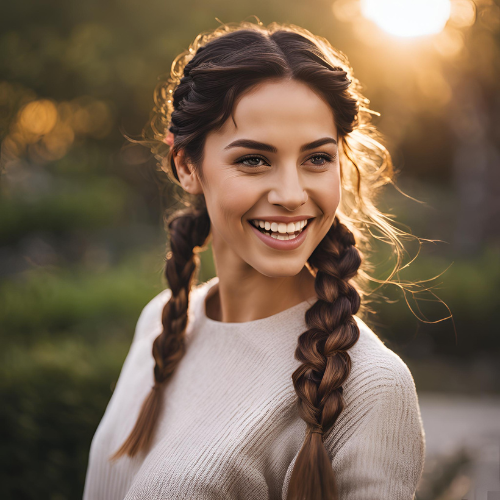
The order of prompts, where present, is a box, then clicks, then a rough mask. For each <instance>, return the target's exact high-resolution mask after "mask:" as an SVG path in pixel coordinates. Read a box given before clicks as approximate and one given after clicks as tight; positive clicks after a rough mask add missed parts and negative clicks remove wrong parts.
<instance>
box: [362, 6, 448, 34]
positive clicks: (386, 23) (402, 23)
mask: <svg viewBox="0 0 500 500" xmlns="http://www.w3.org/2000/svg"><path fill="white" fill-rule="evenodd" d="M361 11H362V13H363V15H364V16H365V17H366V18H368V19H370V20H371V21H373V22H374V23H376V24H377V25H378V26H379V27H380V28H382V29H383V30H384V31H386V32H387V33H390V34H391V35H396V36H401V37H415V36H423V35H432V34H434V33H439V32H440V31H441V30H442V29H443V28H444V26H445V24H446V21H448V19H449V17H450V11H451V2H450V0H361Z"/></svg>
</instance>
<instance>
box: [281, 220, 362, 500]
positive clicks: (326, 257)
mask: <svg viewBox="0 0 500 500" xmlns="http://www.w3.org/2000/svg"><path fill="white" fill-rule="evenodd" d="M309 264H310V265H311V267H312V269H313V270H315V272H316V277H315V291H316V294H317V296H318V300H317V301H316V302H315V303H314V304H313V306H312V307H311V308H310V309H308V310H307V312H306V323H307V326H308V327H309V330H307V331H306V332H304V333H303V334H301V335H300V336H299V338H298V346H297V349H296V351H295V358H296V359H297V360H299V361H301V362H302V364H301V366H300V367H299V368H297V370H295V372H294V373H293V375H292V379H293V384H294V387H295V391H296V393H297V395H298V408H299V414H300V416H301V418H302V419H304V420H305V422H306V423H307V433H306V437H305V440H304V443H303V445H302V448H301V450H300V452H299V454H298V457H297V461H296V463H295V466H294V469H293V472H292V476H291V478H290V484H289V490H288V496H287V500H333V499H336V498H338V496H337V495H338V494H337V488H336V482H335V477H334V473H333V469H332V464H331V460H330V457H329V456H328V452H327V450H326V448H325V446H324V443H323V436H324V434H325V433H326V432H327V431H328V430H329V429H330V428H331V427H332V426H333V425H334V423H335V422H336V420H337V418H338V417H339V415H340V413H341V412H342V410H343V408H344V400H343V396H342V393H343V388H342V385H343V384H344V382H345V381H346V379H347V377H348V376H349V373H350V370H351V358H350V356H349V354H348V352H347V351H348V350H349V349H350V348H351V347H352V346H353V345H354V344H355V343H356V342H357V340H358V338H359V328H358V325H357V323H356V320H355V319H354V317H353V315H354V314H356V313H357V311H358V310H359V307H360V296H359V294H358V292H357V290H356V288H355V287H354V286H353V285H352V284H351V283H349V280H351V279H352V278H354V277H355V276H356V274H357V272H358V269H359V267H360V265H361V253H360V251H359V250H358V249H357V248H356V247H355V239H354V236H353V234H352V233H351V231H349V229H348V228H347V227H346V226H345V225H344V224H342V223H341V222H340V221H339V219H338V217H335V219H334V222H333V224H332V227H331V228H330V230H329V232H328V233H327V235H326V236H325V238H324V239H323V240H322V241H321V243H320V244H319V245H318V247H317V248H316V250H315V251H314V252H313V254H312V255H311V257H310V258H309Z"/></svg>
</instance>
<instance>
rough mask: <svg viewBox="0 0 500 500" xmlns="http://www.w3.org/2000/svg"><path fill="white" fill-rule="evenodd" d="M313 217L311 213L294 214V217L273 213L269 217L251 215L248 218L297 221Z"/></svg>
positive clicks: (270, 220)
mask: <svg viewBox="0 0 500 500" xmlns="http://www.w3.org/2000/svg"><path fill="white" fill-rule="evenodd" d="M309 219H314V216H313V215H296V216H294V217H286V216H285V215H275V216H274V217H273V216H269V217H252V219H250V220H263V221H267V222H297V221H299V220H309Z"/></svg>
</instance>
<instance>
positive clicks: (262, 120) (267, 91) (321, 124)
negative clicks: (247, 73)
mask: <svg viewBox="0 0 500 500" xmlns="http://www.w3.org/2000/svg"><path fill="white" fill-rule="evenodd" d="M233 117H234V122H236V125H235V123H234V122H233V119H232V118H231V117H230V118H229V119H228V120H227V121H226V122H225V123H224V125H223V126H222V128H221V129H220V130H219V131H218V132H217V135H218V136H219V139H226V140H232V139H233V138H239V137H245V138H249V137H251V138H252V139H256V138H258V139H260V140H266V142H271V143H273V141H274V142H277V143H279V142H282V141H283V140H288V141H289V140H291V139H293V140H294V141H295V140H300V144H297V146H298V147H299V146H300V145H301V144H302V143H306V142H308V140H310V141H312V140H314V139H317V138H318V136H321V137H325V136H332V137H334V138H337V129H336V126H335V120H334V115H333V111H332V109H331V107H330V106H329V105H328V103H327V102H326V101H325V100H324V99H322V98H321V97H320V96H319V95H318V94H317V93H316V92H314V91H313V90H312V89H311V88H310V87H309V86H308V85H306V84H305V83H302V82H298V81H296V80H270V81H266V82H263V83H260V84H258V85H256V86H255V87H253V88H252V89H251V90H250V91H249V92H247V93H245V94H244V95H243V96H242V97H241V98H240V99H238V100H237V102H236V104H235V107H234V109H233ZM276 145H277V146H278V144H276Z"/></svg>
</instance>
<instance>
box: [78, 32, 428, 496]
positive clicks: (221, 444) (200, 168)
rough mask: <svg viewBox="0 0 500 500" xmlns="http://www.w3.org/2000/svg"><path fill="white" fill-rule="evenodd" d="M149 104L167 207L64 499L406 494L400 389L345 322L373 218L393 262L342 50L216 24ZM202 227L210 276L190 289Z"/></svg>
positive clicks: (417, 441)
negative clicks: (125, 344)
mask: <svg viewBox="0 0 500 500" xmlns="http://www.w3.org/2000/svg"><path fill="white" fill-rule="evenodd" d="M155 97H156V107H155V110H154V114H153V119H152V121H151V123H150V126H148V127H147V128H146V129H145V132H144V141H142V142H143V143H144V144H145V145H147V146H148V147H150V148H151V150H152V151H153V152H154V153H155V155H156V156H157V158H158V159H159V161H160V166H161V169H162V170H163V171H164V172H166V173H167V174H168V176H169V178H170V179H171V180H172V181H173V182H174V183H176V184H177V185H178V186H179V187H180V188H182V190H183V193H184V194H185V196H186V207H187V208H186V209H185V210H183V211H181V212H176V213H174V214H172V215H171V216H170V219H169V221H168V228H169V233H170V246H171V251H170V252H169V253H168V254H167V262H166V270H165V272H166V277H167V279H168V283H169V288H168V289H166V290H164V291H163V292H161V293H160V294H159V295H158V296H157V297H155V298H154V299H153V300H152V301H151V302H150V303H149V304H147V305H146V307H145V308H144V310H143V312H142V314H141V317H140V318H139V321H138V323H137V328H136V333H135V336H134V340H133V343H132V346H131V349H130V352H129V354H128V356H127V360H126V361H125V364H124V367H123V370H122V373H121V374H120V378H119V380H118V383H117V385H116V389H115V392H114V394H113V397H112V398H111V401H110V403H109V405H108V408H107V409H106V413H105V415H104V417H103V419H102V421H101V424H100V425H99V428H98V430H97V432H96V434H95V436H94V439H93V441H92V447H91V452H90V459H89V467H88V471H87V479H86V484H85V494H84V498H85V499H88V500H90V499H92V500H96V499H106V500H112V499H117V500H118V499H123V498H125V499H127V500H131V499H148V500H151V499H153V500H154V499H160V498H161V499H164V498H171V499H174V498H175V499H181V498H186V499H187V498H197V499H219V498H241V499H267V498H271V499H282V500H285V499H287V500H305V499H307V500H320V499H321V500H325V499H327V500H329V499H338V498H341V499H344V500H364V499H365V500H368V499H371V500H373V499H374V498H384V499H386V500H406V499H407V500H411V499H412V498H413V496H414V493H415V489H416V487H417V483H418V481H419V478H420V475H421V472H422V468H423V456H424V432H423V428H422V422H421V419H420V412H419V406H418V399H417V395H416V392H415V386H414V383H413V379H412V376H411V374H410V372H409V370H408V368H407V367H406V365H405V364H404V363H403V361H402V360H401V359H400V358H399V357H398V356H397V355H396V354H394V353H393V352H392V351H390V350H389V349H388V348H387V347H386V346H384V344H383V343H382V342H381V341H380V340H379V339H378V337H377V336H376V334H375V333H374V332H373V331H372V330H371V329H370V328H369V327H368V326H367V324H366V323H365V322H364V321H363V320H362V319H361V316H362V315H363V313H364V312H365V309H366V305H364V304H362V302H363V301H362V299H363V298H365V297H366V296H367V292H368V288H367V280H368V279H373V278H370V276H369V275H368V273H367V272H366V270H368V269H369V266H368V261H367V259H366V255H367V253H368V249H369V248H370V241H371V238H373V237H374V232H373V230H374V228H377V229H378V230H379V231H380V232H381V233H382V238H383V239H384V240H385V241H386V242H389V243H390V244H391V245H392V246H393V247H394V251H395V253H396V254H397V256H398V260H397V264H396V267H395V269H394V272H393V274H394V273H395V272H397V270H398V265H400V256H401V243H400V241H399V238H398V236H401V235H402V234H403V233H401V232H399V231H398V230H397V229H395V228H394V227H393V226H392V225H391V223H390V220H389V218H388V217H387V216H385V215H384V214H382V213H381V212H380V211H378V210H377V208H376V206H375V203H374V200H375V196H376V194H377V192H378V191H379V188H380V187H382V186H383V185H384V184H387V183H389V182H391V177H392V166H391V161H390V156H389V154H388V152H387V151H386V149H385V148H384V147H383V146H382V145H381V143H380V142H379V141H378V140H377V137H378V136H377V132H376V130H375V128H374V127H373V126H372V125H371V124H370V113H371V111H370V110H368V109H367V108H366V107H365V105H367V104H368V101H367V100H366V99H365V98H364V97H363V96H362V95H361V93H360V92H359V84H358V82H357V81H356V80H355V78H354V77H353V75H352V69H351V68H350V66H349V64H348V62H347V59H346V57H345V56H344V55H343V54H341V53H340V52H338V51H336V50H335V49H334V48H333V47H331V45H330V44H329V43H328V42H327V41H326V40H324V39H322V38H319V37H316V36H314V35H312V34H311V33H309V32H308V31H306V30H304V29H302V28H299V27H297V26H290V25H278V24H275V23H273V24H272V25H270V26H268V27H263V26H262V25H261V24H258V25H254V24H251V23H241V24H238V25H233V26H228V25H225V26H222V27H221V28H219V29H217V30H216V31H214V32H212V33H209V34H202V35H200V36H198V37H197V38H196V40H195V41H194V42H193V44H192V45H191V47H190V48H189V50H188V51H186V52H184V53H182V54H180V55H179V56H178V57H177V58H176V60H175V61H174V63H173V65H172V71H171V76H170V79H169V80H168V81H166V82H161V83H160V85H159V86H158V87H157V89H156V93H155ZM209 240H211V242H212V249H213V255H214V260H215V266H216V270H217V277H216V278H214V279H213V280H210V281H209V282H207V283H202V284H200V285H195V280H196V274H197V268H198V264H199V259H198V255H197V254H198V253H199V252H200V251H201V250H203V249H204V248H205V246H206V245H207V243H208V242H209ZM362 251H363V253H362ZM391 277H392V275H391ZM391 277H389V278H388V280H387V281H386V282H390V278H391ZM373 281H377V280H374V279H373ZM151 352H152V355H153V356H151ZM110 455H112V456H110Z"/></svg>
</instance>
